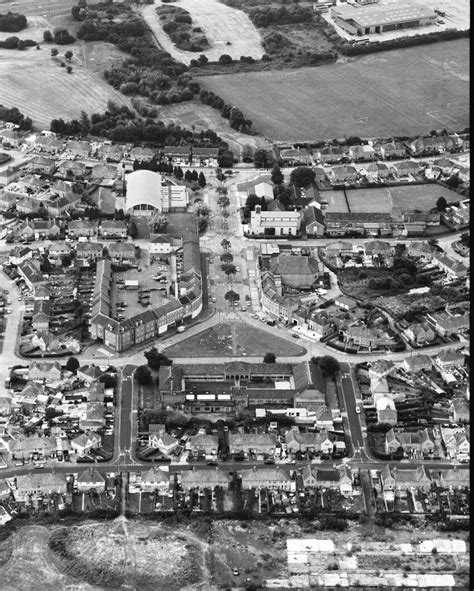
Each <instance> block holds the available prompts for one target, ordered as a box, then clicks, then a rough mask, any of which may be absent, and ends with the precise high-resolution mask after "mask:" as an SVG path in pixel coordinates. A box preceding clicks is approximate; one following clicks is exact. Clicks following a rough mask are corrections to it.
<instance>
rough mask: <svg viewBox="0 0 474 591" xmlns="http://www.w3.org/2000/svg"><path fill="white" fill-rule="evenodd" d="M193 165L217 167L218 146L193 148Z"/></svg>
mask: <svg viewBox="0 0 474 591" xmlns="http://www.w3.org/2000/svg"><path fill="white" fill-rule="evenodd" d="M192 165H193V166H208V167H216V166H218V165H219V149H218V148H198V147H193V148H192Z"/></svg>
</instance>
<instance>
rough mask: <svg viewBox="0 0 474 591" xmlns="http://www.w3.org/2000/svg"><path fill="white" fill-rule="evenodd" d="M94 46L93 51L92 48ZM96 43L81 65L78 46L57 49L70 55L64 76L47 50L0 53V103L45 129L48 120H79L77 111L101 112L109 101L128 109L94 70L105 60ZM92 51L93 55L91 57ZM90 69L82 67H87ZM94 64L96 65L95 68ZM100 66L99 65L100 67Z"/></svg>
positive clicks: (123, 101)
mask: <svg viewBox="0 0 474 591" xmlns="http://www.w3.org/2000/svg"><path fill="white" fill-rule="evenodd" d="M94 47H95V49H94ZM99 48H100V45H99V44H94V46H93V47H91V48H88V53H87V54H86V55H88V56H89V57H88V58H86V61H85V62H84V57H83V53H82V47H81V46H79V45H77V44H74V45H71V46H69V45H68V46H67V47H65V48H60V54H63V52H64V51H66V50H67V49H71V50H72V51H73V53H74V57H73V59H72V62H71V65H72V66H73V72H72V73H71V74H67V72H66V68H61V67H60V65H59V61H58V60H53V59H52V58H51V54H50V50H49V48H48V47H47V46H46V47H45V46H44V45H43V47H42V49H41V50H40V51H37V50H35V49H34V48H33V49H28V50H27V51H12V50H6V49H2V50H0V80H1V84H0V103H3V104H4V105H7V106H12V107H14V106H16V107H18V108H19V109H20V111H22V112H24V113H25V115H28V116H29V117H31V118H32V119H33V123H34V124H35V125H38V126H40V127H43V128H47V129H49V123H50V121H51V119H58V118H60V117H62V118H63V119H65V120H68V119H72V118H77V117H79V115H80V113H81V111H86V112H88V113H94V112H102V111H104V110H105V108H106V106H107V101H108V100H109V99H111V100H113V101H115V102H116V103H119V104H125V105H128V106H130V103H129V100H128V99H126V98H125V97H124V96H123V95H122V94H120V93H119V92H118V91H116V90H114V89H113V88H112V87H111V86H109V85H108V84H107V82H106V81H105V80H104V79H103V78H102V77H101V76H100V75H99V74H98V73H95V70H96V69H97V68H98V67H99V68H100V65H99V64H100V63H101V62H102V61H103V60H105V59H107V60H108V59H109V58H108V57H107V58H106V57H100V56H103V55H105V51H103V49H99ZM94 51H95V52H97V55H94ZM90 58H94V59H93V60H92V64H93V65H91V66H90V68H91V69H88V68H86V67H85V66H84V63H86V64H89V63H90ZM94 64H97V66H95V65H94ZM103 67H104V66H103V65H102V68H103Z"/></svg>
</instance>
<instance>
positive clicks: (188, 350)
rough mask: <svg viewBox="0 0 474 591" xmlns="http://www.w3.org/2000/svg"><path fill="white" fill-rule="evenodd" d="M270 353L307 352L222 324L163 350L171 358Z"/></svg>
mask: <svg viewBox="0 0 474 591" xmlns="http://www.w3.org/2000/svg"><path fill="white" fill-rule="evenodd" d="M268 351H272V352H273V353H275V355H276V357H277V361H278V357H279V356H282V355H284V356H288V357H290V356H295V355H304V354H305V352H306V349H304V348H303V347H299V346H297V345H294V344H293V343H290V342H289V341H287V340H286V339H285V340H284V339H281V338H279V337H276V336H271V337H269V334H268V333H267V332H266V331H263V330H259V329H258V328H254V327H252V326H249V325H248V324H243V323H237V322H236V323H232V324H230V323H223V324H221V325H219V326H215V327H212V328H209V329H207V330H204V331H203V332H201V333H199V334H197V335H194V336H192V337H190V338H189V339H186V340H184V341H181V342H180V343H178V344H176V345H172V346H171V347H168V348H167V349H164V351H163V352H164V354H165V355H167V356H168V357H241V356H261V357H262V359H263V356H264V355H265V353H267V352H268Z"/></svg>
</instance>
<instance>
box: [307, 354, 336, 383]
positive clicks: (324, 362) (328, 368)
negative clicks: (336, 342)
mask: <svg viewBox="0 0 474 591" xmlns="http://www.w3.org/2000/svg"><path fill="white" fill-rule="evenodd" d="M311 363H313V364H314V365H318V366H319V369H320V370H321V372H322V374H323V376H324V377H325V378H335V377H336V374H337V372H338V371H339V370H340V369H341V366H340V364H339V361H338V360H337V359H335V358H334V357H331V355H323V356H322V357H311Z"/></svg>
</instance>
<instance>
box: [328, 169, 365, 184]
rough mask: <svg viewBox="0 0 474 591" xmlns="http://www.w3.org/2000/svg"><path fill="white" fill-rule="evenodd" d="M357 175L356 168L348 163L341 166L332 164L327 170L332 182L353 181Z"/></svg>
mask: <svg viewBox="0 0 474 591" xmlns="http://www.w3.org/2000/svg"><path fill="white" fill-rule="evenodd" d="M358 175H359V172H358V171H357V168H355V166H351V165H350V164H343V165H341V166H334V168H331V170H330V171H329V172H328V175H327V176H328V179H329V180H330V181H331V183H333V184H342V183H354V182H355V180H356V179H357V177H358Z"/></svg>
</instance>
